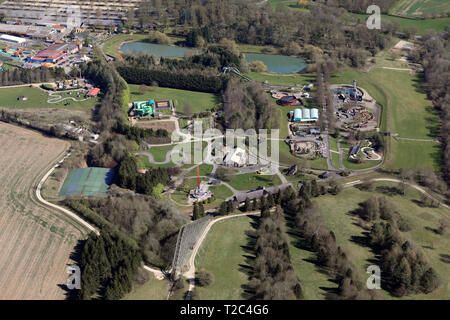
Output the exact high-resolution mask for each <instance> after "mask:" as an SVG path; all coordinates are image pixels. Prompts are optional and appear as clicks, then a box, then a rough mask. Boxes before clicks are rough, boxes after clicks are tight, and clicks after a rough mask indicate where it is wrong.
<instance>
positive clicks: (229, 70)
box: [222, 67, 253, 81]
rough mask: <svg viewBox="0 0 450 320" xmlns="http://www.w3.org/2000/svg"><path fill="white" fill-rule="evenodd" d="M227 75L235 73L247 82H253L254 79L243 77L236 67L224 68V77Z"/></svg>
mask: <svg viewBox="0 0 450 320" xmlns="http://www.w3.org/2000/svg"><path fill="white" fill-rule="evenodd" d="M227 73H234V74H235V75H237V76H238V77H240V78H241V79H243V80H245V81H253V80H252V79H250V78H249V77H247V76H245V75H243V74H242V73H241V72H240V71H239V69H238V68H235V67H223V69H222V75H224V74H227Z"/></svg>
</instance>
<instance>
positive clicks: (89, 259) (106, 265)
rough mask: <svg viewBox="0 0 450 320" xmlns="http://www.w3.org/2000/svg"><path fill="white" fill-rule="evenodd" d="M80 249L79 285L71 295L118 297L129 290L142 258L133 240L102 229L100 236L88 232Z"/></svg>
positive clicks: (94, 297) (99, 297) (106, 298)
mask: <svg viewBox="0 0 450 320" xmlns="http://www.w3.org/2000/svg"><path fill="white" fill-rule="evenodd" d="M79 251H80V252H79V254H80V259H79V266H80V269H81V289H79V290H74V292H72V293H71V294H72V296H71V298H75V299H78V300H90V299H96V300H97V299H101V300H118V299H121V298H122V297H123V296H124V295H125V294H126V293H129V292H130V291H131V289H132V286H133V279H134V276H135V274H136V272H137V270H138V268H139V266H140V265H141V260H142V258H141V254H140V250H139V249H138V248H137V246H136V244H135V243H132V242H130V241H127V240H126V239H124V238H122V237H120V236H118V235H117V234H115V233H113V232H109V231H106V230H103V231H102V233H101V234H100V236H97V235H95V234H94V233H91V234H89V237H88V239H87V240H85V241H84V242H83V243H82V244H81V248H79Z"/></svg>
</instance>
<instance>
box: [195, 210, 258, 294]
mask: <svg viewBox="0 0 450 320" xmlns="http://www.w3.org/2000/svg"><path fill="white" fill-rule="evenodd" d="M251 223H252V219H251V218H249V217H237V218H231V219H228V220H225V221H220V222H217V223H216V224H214V225H213V226H212V228H211V230H210V231H209V233H208V235H207V237H206V239H205V241H203V244H202V246H201V247H200V250H199V252H198V254H197V257H196V259H195V267H196V269H197V270H202V269H204V270H207V271H209V272H211V273H212V275H213V277H214V282H213V283H212V284H211V285H210V286H208V287H203V288H202V287H197V290H198V295H199V299H201V300H241V299H243V297H242V293H243V288H242V286H243V285H246V284H247V283H248V275H247V273H246V270H245V269H246V267H247V266H248V262H247V261H246V257H245V256H246V255H248V254H249V253H248V252H247V251H246V250H245V249H244V248H243V247H244V246H246V245H247V241H248V239H247V236H246V234H245V233H246V231H250V230H253V228H252V226H251ZM230 232H232V234H233V236H230Z"/></svg>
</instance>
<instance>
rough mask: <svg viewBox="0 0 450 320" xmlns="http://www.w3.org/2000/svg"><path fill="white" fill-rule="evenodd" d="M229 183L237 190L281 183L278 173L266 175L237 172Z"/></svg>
mask: <svg viewBox="0 0 450 320" xmlns="http://www.w3.org/2000/svg"><path fill="white" fill-rule="evenodd" d="M229 184H230V185H231V186H232V187H233V188H235V189H236V190H250V189H254V188H257V187H259V186H265V187H273V186H277V185H280V184H281V179H280V178H279V177H278V176H277V175H273V176H264V175H257V174H254V173H244V174H237V175H234V176H233V177H232V180H231V182H229Z"/></svg>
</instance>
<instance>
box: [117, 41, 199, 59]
mask: <svg viewBox="0 0 450 320" xmlns="http://www.w3.org/2000/svg"><path fill="white" fill-rule="evenodd" d="M120 50H121V51H122V52H124V53H138V54H139V53H146V54H153V55H154V56H156V57H184V54H185V53H186V52H191V51H192V52H193V51H194V50H193V49H189V48H183V47H176V46H169V45H165V44H156V43H150V42H143V41H138V42H128V43H124V44H123V45H122V46H121V47H120Z"/></svg>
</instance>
